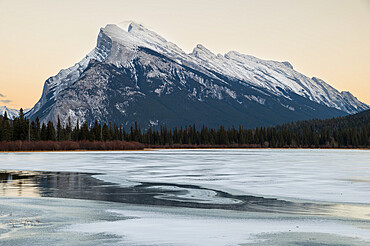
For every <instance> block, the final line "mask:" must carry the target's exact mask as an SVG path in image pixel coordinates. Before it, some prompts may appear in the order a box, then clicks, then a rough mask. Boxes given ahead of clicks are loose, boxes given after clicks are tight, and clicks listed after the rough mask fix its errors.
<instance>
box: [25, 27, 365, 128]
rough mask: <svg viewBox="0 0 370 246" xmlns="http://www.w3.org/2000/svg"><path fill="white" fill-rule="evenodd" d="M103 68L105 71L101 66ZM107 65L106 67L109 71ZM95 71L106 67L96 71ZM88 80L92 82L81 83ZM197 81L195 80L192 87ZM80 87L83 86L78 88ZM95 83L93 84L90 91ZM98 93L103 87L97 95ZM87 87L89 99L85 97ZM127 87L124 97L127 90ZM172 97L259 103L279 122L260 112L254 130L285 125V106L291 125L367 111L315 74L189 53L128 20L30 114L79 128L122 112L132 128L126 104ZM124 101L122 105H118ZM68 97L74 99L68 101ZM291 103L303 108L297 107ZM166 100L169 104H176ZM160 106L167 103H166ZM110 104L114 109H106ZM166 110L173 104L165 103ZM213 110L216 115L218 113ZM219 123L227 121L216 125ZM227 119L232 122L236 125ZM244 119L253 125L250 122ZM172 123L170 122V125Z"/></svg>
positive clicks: (53, 80) (54, 81) (108, 32)
mask: <svg viewBox="0 0 370 246" xmlns="http://www.w3.org/2000/svg"><path fill="white" fill-rule="evenodd" d="M99 63H102V64H104V66H100V65H99ZM105 65H109V68H108V66H105ZM98 67H100V68H101V69H102V70H98V69H97V68H98ZM89 69H92V70H94V71H95V74H94V73H92V72H91V71H88V70H89ZM116 70H117V71H116ZM118 70H119V71H118ZM102 71H104V73H105V75H104V76H101V75H102V74H100V73H101V72H102ZM114 73H116V75H114ZM113 75H114V76H116V77H115V78H116V79H117V77H120V81H121V82H122V81H124V82H123V83H119V82H117V81H116V82H115V83H113V84H115V87H114V88H113V87H112V85H111V84H110V83H111V82H112V81H113V80H114V79H113V78H112V76H113ZM94 76H95V78H94ZM87 77H88V79H89V81H84V79H85V80H86V78H87ZM96 79H98V82H97V83H96V81H94V80H96ZM192 80H194V82H195V83H192V82H189V81H192ZM125 83H127V84H125ZM77 84H78V85H80V87H78V88H77V87H76V85H77ZM91 84H94V85H95V86H96V87H95V88H90V85H91ZM71 88H74V89H75V90H76V89H79V90H82V92H84V93H85V94H84V93H82V94H83V95H84V96H85V97H84V98H83V100H82V101H81V100H80V101H79V99H78V98H76V97H77V96H81V95H80V94H78V92H76V93H75V92H73V91H72V90H71ZM88 88H90V89H88ZM96 88H100V89H97V90H95V89H96ZM143 88H146V89H143ZM88 90H90V93H91V94H89V93H88V92H87V91H88ZM125 90H126V92H125V93H123V91H125ZM185 90H187V92H186V93H184V91H185ZM66 91H68V92H69V93H71V95H72V94H73V95H74V96H76V97H75V98H73V99H72V98H71V97H67V96H66V95H67V94H68V93H66ZM117 91H120V95H118V94H117V93H116V92H117ZM247 92H248V93H247ZM74 93H75V94H74ZM94 93H95V94H94ZM96 93H98V94H99V93H100V96H103V97H105V99H107V98H111V95H115V96H114V97H115V99H114V100H116V101H117V105H111V103H110V102H105V104H104V103H103V101H101V104H100V105H98V104H94V103H93V102H92V101H91V100H90V99H91V98H92V97H96V99H97V100H98V96H97V94H96ZM107 93H108V94H107ZM130 93H131V94H130ZM171 93H175V94H176V93H178V95H177V96H175V98H174V99H173V100H175V99H176V98H177V99H178V100H179V99H180V97H179V95H181V97H185V98H186V100H185V99H184V98H181V100H182V99H184V100H183V103H184V105H185V106H187V107H189V106H190V105H193V106H194V109H196V108H197V107H198V108H207V106H209V105H205V103H204V102H208V101H212V103H214V104H217V105H218V104H219V103H220V102H216V101H213V100H214V99H217V100H219V101H223V102H224V104H225V105H223V106H220V105H218V106H219V107H226V106H227V105H228V106H227V107H231V108H234V109H236V111H239V114H241V115H243V117H247V116H248V115H249V114H250V113H256V111H258V110H261V109H260V108H261V107H260V106H259V105H262V106H263V107H264V111H266V114H272V115H273V117H272V118H274V117H276V118H277V119H276V121H274V120H271V121H268V119H267V118H268V117H263V116H261V115H258V112H257V114H256V115H255V117H254V118H255V120H253V121H254V122H253V124H251V125H254V124H262V125H271V124H275V123H283V122H282V121H283V119H279V116H278V115H274V114H273V112H272V111H274V110H278V111H284V110H283V109H282V108H285V109H287V110H289V111H291V112H294V111H296V112H294V115H295V116H294V117H287V118H286V119H287V120H300V119H308V118H310V117H325V115H327V117H333V116H341V115H345V114H352V113H356V112H360V111H362V110H365V109H368V108H369V106H368V105H366V104H364V103H361V102H360V101H359V100H357V98H355V97H354V96H353V95H352V94H350V93H346V92H339V91H337V90H336V89H335V88H333V87H331V86H330V85H329V84H327V83H326V82H324V81H323V80H320V79H318V78H315V77H314V78H308V77H306V76H304V75H303V74H300V73H299V72H297V71H295V70H294V69H293V66H292V65H291V64H290V63H289V62H276V61H265V60H262V59H259V58H256V57H253V56H249V55H243V54H240V53H238V52H236V51H230V52H228V53H226V54H225V55H221V54H218V55H215V54H213V53H212V52H211V51H209V50H208V49H207V48H205V47H204V46H203V45H197V46H196V47H195V48H194V49H193V51H192V52H191V53H189V54H187V53H185V52H184V51H183V50H181V49H180V48H179V47H178V46H177V45H175V44H173V43H171V42H168V41H167V40H166V39H164V38H162V37H161V36H159V35H158V34H156V33H154V32H152V31H150V30H148V29H146V28H145V27H144V26H142V25H139V24H136V23H131V24H130V25H129V27H128V29H127V31H125V30H123V29H121V28H119V27H118V26H117V25H112V24H109V25H107V26H106V27H104V28H101V30H100V32H99V35H98V40H97V46H96V47H95V48H94V49H93V50H92V51H91V52H90V53H89V54H88V55H86V56H85V57H84V58H83V59H82V60H81V61H80V62H78V63H76V64H75V65H74V66H72V67H70V68H67V69H62V70H61V71H60V72H59V73H58V74H57V75H56V76H53V77H50V78H49V79H48V80H47V81H46V82H45V85H44V89H43V94H42V97H41V98H40V100H39V101H38V102H37V104H36V105H35V106H34V108H32V109H31V110H30V111H29V112H28V113H27V116H28V117H31V118H35V117H40V119H41V120H42V121H48V120H52V121H54V122H55V121H56V118H57V116H58V115H60V116H61V117H63V119H64V122H65V121H66V118H68V117H71V118H72V121H73V122H74V123H76V121H77V120H79V121H94V120H95V119H97V120H100V121H112V122H116V119H114V117H116V115H111V116H109V114H122V115H123V116H122V117H121V116H120V117H117V120H118V118H119V120H120V121H122V123H124V124H125V125H130V124H132V122H133V121H135V120H134V118H135V115H137V121H140V119H139V115H138V114H140V111H137V112H133V111H132V110H131V109H130V106H128V105H129V104H130V103H129V102H130V101H131V104H135V107H137V110H139V108H140V107H142V106H143V105H141V106H140V100H141V101H142V102H144V101H148V102H147V103H149V101H150V102H152V101H153V100H154V101H158V99H161V100H165V99H164V98H165V97H171V96H170V94H171ZM116 94H117V95H116ZM140 95H141V97H140ZM166 95H167V96H166ZM155 96H156V97H155ZM297 96H298V97H297ZM120 97H121V101H122V102H119V100H120V99H119V98H120ZM149 97H150V98H151V99H150V100H149V99H148V98H149ZM67 98H69V99H68V100H69V101H68V100H65V99H67ZM147 99H148V100H147ZM293 99H295V100H296V102H299V103H298V104H297V103H296V102H293ZM112 100H113V99H112ZM192 100H195V101H197V102H198V103H194V101H192ZM67 101H68V103H66V102H67ZM311 102H313V103H316V104H317V105H316V104H312V103H311ZM125 103H126V105H124V104H125ZM152 103H153V102H152ZM168 103H169V104H171V103H173V101H171V102H168ZM212 103H211V104H212ZM160 104H162V105H163V102H161V103H160ZM187 104H188V105H187ZM226 104H227V105H226ZM238 104H239V105H238ZM265 104H266V105H265ZM277 104H280V106H277ZM311 104H312V105H311ZM83 105H85V106H83ZM107 105H110V106H109V107H113V108H116V109H117V110H113V109H108V108H105V107H107ZM184 105H179V107H178V108H177V109H175V108H172V109H171V110H170V111H177V114H178V115H179V114H181V112H183V111H184V109H183V108H181V107H182V106H184ZM240 105H242V106H241V107H240ZM248 105H249V106H248ZM272 105H273V106H272ZM308 105H310V106H308ZM149 106H150V105H149ZM214 106H215V105H214ZM83 107H85V109H84V108H83ZM168 107H172V105H167V108H168ZM227 107H226V108H227ZM279 107H280V108H279ZM310 107H311V109H310ZM89 108H90V109H89ZM226 108H225V110H226ZM246 108H247V109H246ZM251 108H252V109H253V110H251ZM257 108H258V109H257ZM266 108H267V109H266ZM130 110H131V111H132V112H131V113H130V114H131V115H127V111H130ZM153 110H155V109H153ZM205 110H206V109H205ZM212 110H213V111H215V112H216V111H217V109H214V108H212ZM212 110H211V111H212ZM228 110H230V109H228ZM226 111H227V110H226ZM247 111H250V112H249V113H248V112H247ZM314 111H317V112H316V113H315V112H314ZM324 111H326V113H324ZM135 113H136V114H135ZM223 113H224V114H225V113H226V115H225V116H227V117H236V118H238V116H237V115H238V113H236V112H235V113H233V114H231V115H228V114H227V112H223ZM158 114H159V115H160V114H161V113H160V112H157V113H156V114H152V115H151V118H152V119H149V118H150V117H149V118H148V117H147V119H145V120H143V121H145V122H146V123H145V122H143V125H151V123H150V122H159V124H160V125H161V124H164V123H166V119H165V117H166V116H165V115H162V116H161V117H156V115H158ZM86 115H89V116H86ZM283 115H284V114H283ZM85 116H86V117H85ZM180 116H181V115H180ZM219 116H220V117H222V114H221V113H219ZM173 117H174V118H175V116H173ZM250 117H251V116H250V115H249V118H250ZM156 118H158V119H156ZM180 118H181V117H180ZM190 118H192V119H191V120H190V121H189V122H193V123H194V122H196V123H199V121H200V122H202V121H203V122H204V123H206V121H207V120H197V118H194V117H190ZM247 118H248V117H247ZM259 118H261V120H259ZM262 118H265V119H262ZM213 121H217V119H215V120H213ZM221 121H222V119H220V122H219V123H221ZM229 121H230V123H232V120H229ZM249 121H250V120H249ZM236 122H238V123H242V122H243V120H242V119H239V120H237V121H236ZM246 122H247V123H248V120H246ZM230 123H229V124H230ZM167 124H171V123H170V122H167ZM176 124H178V123H176ZM215 124H216V123H215Z"/></svg>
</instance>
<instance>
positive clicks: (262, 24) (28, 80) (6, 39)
mask: <svg viewBox="0 0 370 246" xmlns="http://www.w3.org/2000/svg"><path fill="white" fill-rule="evenodd" d="M128 20H133V21H135V22H138V23H141V24H143V25H144V26H146V27H147V28H149V29H152V30H154V31H156V32H157V33H159V34H160V35H162V36H163V37H165V38H166V39H167V40H170V41H172V42H174V43H176V44H177V45H178V46H179V47H181V48H182V49H184V50H185V51H186V52H191V50H192V49H193V47H195V45H196V44H198V43H201V44H203V45H204V46H206V47H207V48H209V49H210V50H211V51H213V52H214V53H216V54H217V53H222V54H223V53H226V52H228V51H230V50H236V51H239V52H241V53H244V54H249V55H254V56H256V57H259V58H262V59H271V60H277V61H289V62H290V63H292V65H293V66H294V68H295V69H296V70H298V71H299V72H301V73H303V74H305V75H307V76H309V77H313V76H316V77H319V78H321V79H323V80H325V81H326V82H328V83H329V84H330V85H332V86H334V87H335V88H337V89H338V90H340V91H342V90H348V91H351V92H352V93H353V94H354V95H355V96H356V97H357V98H359V99H360V100H362V101H364V102H366V103H367V104H370V1H369V0H320V1H313V0H222V1H221V0H134V1H125V0H32V1H30V0H23V1H21V0H0V105H6V106H8V107H11V108H20V107H23V108H29V107H32V106H33V105H34V104H35V103H36V102H37V100H38V99H39V98H40V96H41V93H42V87H43V84H44V82H45V80H46V79H47V78H48V77H50V76H53V75H55V74H57V73H58V71H59V70H60V69H62V68H67V67H69V66H72V65H73V64H74V63H76V62H78V61H79V60H81V59H82V58H83V57H84V56H85V55H86V54H87V53H88V52H89V51H91V50H92V49H93V48H94V46H95V44H96V38H97V35H98V32H99V28H100V27H103V26H105V25H106V24H108V23H120V22H122V21H128Z"/></svg>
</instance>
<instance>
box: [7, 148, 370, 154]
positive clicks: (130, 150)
mask: <svg viewBox="0 0 370 246" xmlns="http://www.w3.org/2000/svg"><path fill="white" fill-rule="evenodd" d="M217 149H219V150H229V149H232V150H238V149H240V150H252V149H254V150H258V149H263V150H274V149H276V150H288V149H291V150H305V149H307V150H365V151H366V150H367V151H369V150H370V148H298V147H297V148H293V147H290V148H288V147H287V148H264V147H261V148H256V147H254V148H252V147H251V148H248V147H240V148H237V147H230V148H228V147H207V148H202V147H200V148H196V147H194V148H186V147H184V148H179V147H175V148H171V147H158V148H153V147H151V148H144V149H126V150H120V149H116V150H102V149H96V150H92V149H76V150H7V151H0V153H48V152H139V151H156V150H217Z"/></svg>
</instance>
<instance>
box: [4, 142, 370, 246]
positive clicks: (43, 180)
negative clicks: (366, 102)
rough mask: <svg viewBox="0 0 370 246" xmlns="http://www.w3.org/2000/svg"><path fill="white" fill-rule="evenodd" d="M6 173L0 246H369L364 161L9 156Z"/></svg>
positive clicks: (369, 170) (340, 156)
mask: <svg viewBox="0 0 370 246" xmlns="http://www.w3.org/2000/svg"><path fill="white" fill-rule="evenodd" d="M0 169H1V170H2V174H1V177H0V181H1V183H0V223H1V224H0V233H1V236H0V244H1V242H3V243H4V244H9V245H17V244H19V245H22V243H24V241H25V240H28V241H29V242H30V243H31V244H37V242H41V241H43V240H44V242H45V243H50V242H55V241H53V240H57V242H58V243H59V242H60V245H63V244H65V243H66V240H67V241H68V242H69V243H70V244H81V240H83V242H84V243H83V244H84V245H93V244H96V240H99V241H100V244H106V245H112V244H113V245H115V244H117V245H271V242H273V244H274V245H369V243H370V195H369V194H370V152H369V151H366V150H286V149H284V150H269V149H263V150H260V149H255V150H254V149H252V150H156V151H135V152H66V153H61V152H52V153H46V152H45V153H42V152H35V153H0ZM71 198H73V199H72V200H71ZM77 210H78V211H79V213H78V214H76V211H77ZM27 215H28V217H27ZM26 220H27V223H24V222H25V221H26ZM36 220H37V221H39V222H37V221H36ZM28 221H32V223H33V224H32V225H31V224H30V223H31V222H28ZM22 223H23V224H22ZM28 223H29V225H28ZM26 224H27V225H26ZM20 232H22V233H20ZM31 238H33V239H31ZM55 238H57V239H55ZM33 240H34V241H33ZM74 240H75V241H74Z"/></svg>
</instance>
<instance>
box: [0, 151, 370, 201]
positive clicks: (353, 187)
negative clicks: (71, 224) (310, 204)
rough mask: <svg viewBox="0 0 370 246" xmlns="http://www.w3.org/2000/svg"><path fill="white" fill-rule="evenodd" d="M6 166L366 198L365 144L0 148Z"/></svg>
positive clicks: (369, 168)
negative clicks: (281, 147) (46, 150)
mask: <svg viewBox="0 0 370 246" xmlns="http://www.w3.org/2000/svg"><path fill="white" fill-rule="evenodd" d="M0 160H1V161H0V162H1V164H0V168H1V169H8V170H33V171H71V172H91V173H102V174H105V175H99V176H98V178H100V179H103V180H105V181H108V182H114V183H120V184H121V185H122V186H130V185H135V184H137V183H140V182H162V183H172V184H192V185H199V186H202V187H207V188H215V189H217V190H221V191H227V192H229V193H232V194H234V195H239V194H240V195H248V194H251V195H257V196H268V197H281V198H290V199H306V200H316V201H328V202H339V203H343V202H345V203H364V204H370V196H369V195H368V194H370V182H369V181H370V165H369V160H370V152H369V151H366V150H277V149H264V150H258V149H257V150H251V149H249V150H157V151H137V152H68V153H61V152H55V153H0Z"/></svg>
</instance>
